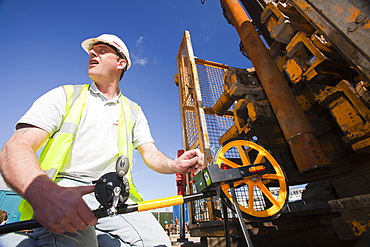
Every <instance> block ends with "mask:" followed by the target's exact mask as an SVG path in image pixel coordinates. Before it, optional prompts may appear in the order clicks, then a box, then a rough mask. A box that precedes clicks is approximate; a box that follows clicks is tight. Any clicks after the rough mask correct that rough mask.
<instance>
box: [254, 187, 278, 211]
mask: <svg viewBox="0 0 370 247" xmlns="http://www.w3.org/2000/svg"><path fill="white" fill-rule="evenodd" d="M256 186H257V187H258V188H259V189H260V190H261V191H262V193H263V194H264V195H265V196H266V198H267V199H268V200H269V201H270V202H271V203H272V204H273V205H275V206H277V207H280V203H279V202H278V201H277V200H276V199H275V197H274V196H273V195H272V194H271V192H270V190H269V189H268V188H267V187H266V186H265V185H264V184H263V183H261V182H258V183H256Z"/></svg>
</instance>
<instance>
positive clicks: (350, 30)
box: [347, 22, 357, 32]
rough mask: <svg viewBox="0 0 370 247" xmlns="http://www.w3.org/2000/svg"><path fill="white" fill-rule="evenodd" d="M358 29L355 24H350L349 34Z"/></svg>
mask: <svg viewBox="0 0 370 247" xmlns="http://www.w3.org/2000/svg"><path fill="white" fill-rule="evenodd" d="M356 29H357V24H356V23H354V22H353V23H350V24H349V26H348V27H347V31H348V32H354V31H356Z"/></svg>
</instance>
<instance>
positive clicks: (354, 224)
mask: <svg viewBox="0 0 370 247" xmlns="http://www.w3.org/2000/svg"><path fill="white" fill-rule="evenodd" d="M348 223H349V224H350V225H351V228H352V231H353V234H354V235H355V236H361V235H362V234H363V233H364V232H367V228H368V227H370V221H368V222H361V221H357V220H349V221H348Z"/></svg>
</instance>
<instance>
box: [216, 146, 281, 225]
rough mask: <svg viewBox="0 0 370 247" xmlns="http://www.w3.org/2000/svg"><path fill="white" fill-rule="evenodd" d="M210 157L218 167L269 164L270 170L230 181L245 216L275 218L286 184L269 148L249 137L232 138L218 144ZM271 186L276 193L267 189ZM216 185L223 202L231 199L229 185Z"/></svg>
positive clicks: (279, 208) (278, 211) (278, 213)
mask: <svg viewBox="0 0 370 247" xmlns="http://www.w3.org/2000/svg"><path fill="white" fill-rule="evenodd" d="M214 159H215V162H216V164H218V166H219V167H221V166H223V165H227V167H228V169H233V168H240V167H244V166H250V165H252V164H253V165H257V164H261V163H265V165H266V166H268V167H269V168H270V173H267V174H263V175H255V176H251V177H245V178H243V179H242V180H239V181H235V182H233V185H232V186H233V187H234V188H235V190H236V193H237V198H238V199H237V203H238V205H239V207H240V209H241V211H242V213H243V214H244V216H245V217H247V218H251V219H254V220H255V219H264V220H266V219H275V218H276V217H278V215H280V213H281V211H282V209H283V208H284V206H285V203H286V201H287V196H288V187H287V185H286V181H285V174H284V171H283V170H282V168H281V167H280V166H279V164H278V163H277V161H276V160H275V159H274V157H273V156H272V155H271V154H270V152H269V151H267V150H266V149H264V148H263V147H262V146H260V145H258V144H257V143H255V142H253V141H248V140H233V141H230V142H228V143H226V144H224V145H223V146H222V147H220V149H219V151H218V152H217V153H216V155H215V157H214ZM238 159H239V161H240V163H239V162H238V161H237V160H238ZM245 186H247V187H245ZM272 186H276V187H279V188H278V195H275V194H274V193H273V192H272V190H271V191H270V189H272ZM220 187H221V190H222V192H223V194H224V196H226V197H224V198H225V199H227V201H226V202H227V203H230V202H231V203H233V199H232V196H231V192H230V185H229V184H222V185H221V186H220ZM274 190H275V189H274ZM229 205H230V204H229ZM231 206H232V204H231Z"/></svg>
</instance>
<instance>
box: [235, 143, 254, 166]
mask: <svg viewBox="0 0 370 247" xmlns="http://www.w3.org/2000/svg"><path fill="white" fill-rule="evenodd" d="M243 147H244V146H242V145H238V146H237V148H238V152H239V155H240V158H241V160H242V163H243V165H250V164H251V161H250V159H249V156H248V155H247V154H246V150H245V149H244V148H243ZM247 152H249V151H247Z"/></svg>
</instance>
